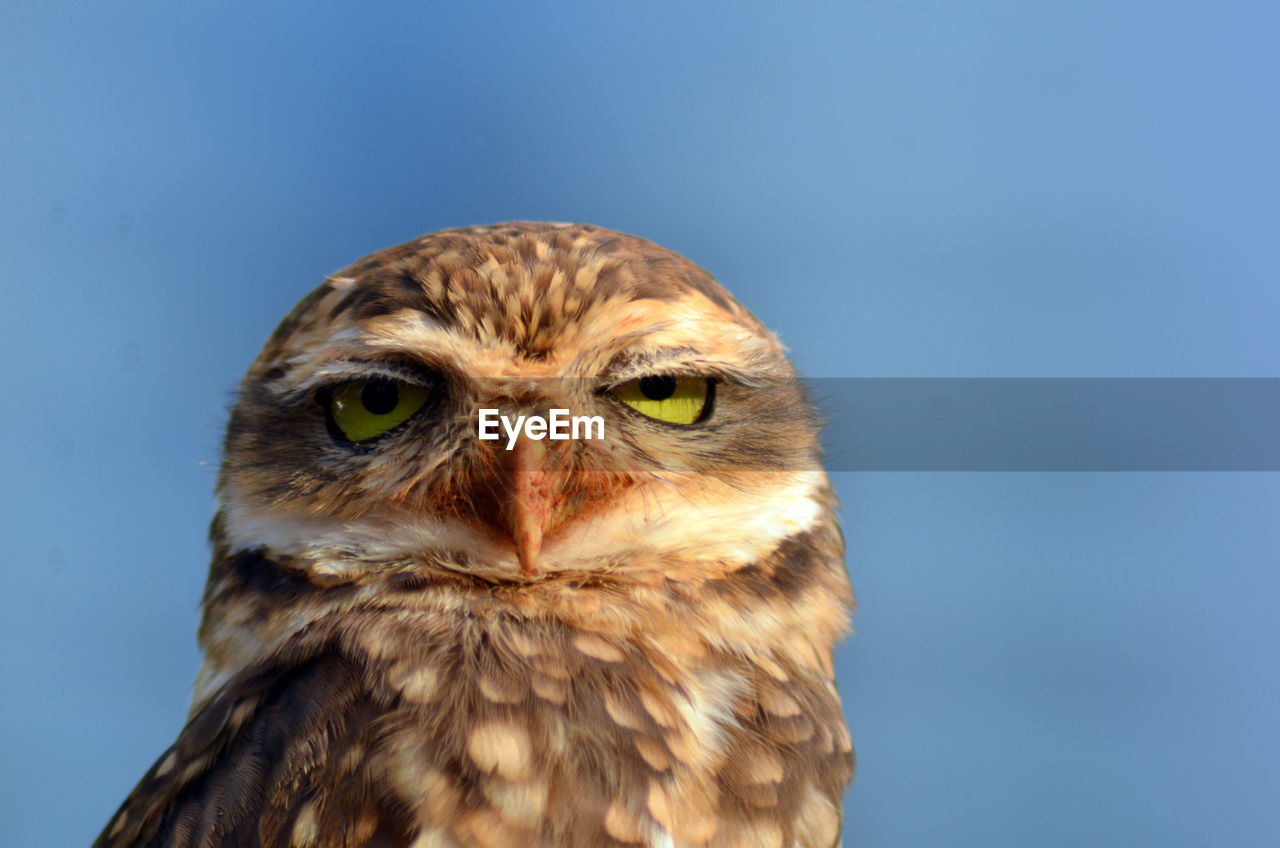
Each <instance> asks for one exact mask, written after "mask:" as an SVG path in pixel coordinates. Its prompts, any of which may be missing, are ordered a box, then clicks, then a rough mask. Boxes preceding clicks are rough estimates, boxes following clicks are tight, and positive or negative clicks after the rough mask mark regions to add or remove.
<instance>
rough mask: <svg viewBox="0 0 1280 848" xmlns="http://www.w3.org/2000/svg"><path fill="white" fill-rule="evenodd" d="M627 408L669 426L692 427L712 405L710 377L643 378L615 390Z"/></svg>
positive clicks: (616, 395) (614, 393)
mask: <svg viewBox="0 0 1280 848" xmlns="http://www.w3.org/2000/svg"><path fill="white" fill-rule="evenodd" d="M613 396H614V397H616V398H617V399H618V400H620V401H622V402H623V403H625V404H626V405H627V406H629V407H631V408H632V409H634V410H635V411H636V412H639V413H640V414H641V415H647V416H648V417H650V418H656V419H657V420H658V421H665V422H667V423H668V424H693V423H694V422H695V421H697V420H698V419H700V418H702V416H703V414H704V413H705V412H706V411H707V406H708V404H709V403H710V401H711V379H710V378H708V377H641V378H640V379H638V380H629V381H627V382H625V383H623V384H622V385H621V386H618V387H617V388H615V389H614V390H613Z"/></svg>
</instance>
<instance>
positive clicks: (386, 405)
mask: <svg viewBox="0 0 1280 848" xmlns="http://www.w3.org/2000/svg"><path fill="white" fill-rule="evenodd" d="M360 402H361V403H363V404H364V408H365V409H367V410H369V411H370V412H372V413H373V414H374V415H386V414H387V413H388V412H390V411H391V410H393V409H395V408H396V404H398V403H399V402H400V390H399V389H397V388H396V384H395V383H393V382H392V381H390V380H370V381H369V382H368V383H367V384H365V387H364V388H363V389H362V390H361V391H360Z"/></svg>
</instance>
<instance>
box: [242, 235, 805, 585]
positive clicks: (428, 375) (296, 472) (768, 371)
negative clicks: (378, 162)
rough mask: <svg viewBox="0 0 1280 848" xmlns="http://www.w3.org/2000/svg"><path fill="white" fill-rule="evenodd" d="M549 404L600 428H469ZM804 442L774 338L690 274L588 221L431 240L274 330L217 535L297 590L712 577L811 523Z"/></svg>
mask: <svg viewBox="0 0 1280 848" xmlns="http://www.w3.org/2000/svg"><path fill="white" fill-rule="evenodd" d="M556 409H559V410H566V411H567V412H568V413H569V414H571V415H572V416H581V417H590V418H594V419H597V420H598V421H599V422H601V424H602V426H601V427H600V428H599V429H600V430H602V431H603V432H602V433H599V432H598V433H597V436H598V437H594V438H578V439H573V438H568V439H559V440H556V439H549V438H547V439H541V440H539V439H532V438H528V437H525V436H522V437H520V438H518V439H514V440H512V439H509V438H507V434H506V433H503V434H502V437H501V438H499V439H490V440H486V439H481V438H479V433H480V425H481V421H480V411H481V410H489V411H490V414H493V413H494V412H495V411H496V412H497V413H498V414H501V415H502V416H505V417H506V418H507V419H508V420H517V419H518V417H519V416H526V417H537V416H541V417H546V416H547V415H548V413H549V412H550V411H551V410H556ZM816 452H817V441H816V438H815V435H814V426H813V422H812V419H811V416H810V413H809V407H808V405H807V404H806V402H805V399H804V397H803V396H802V393H801V391H800V389H799V386H798V384H797V382H796V380H795V375H794V373H793V371H792V369H791V366H790V365H789V363H788V362H787V360H786V359H785V356H784V354H783V350H782V348H781V346H780V345H779V343H778V342H777V340H776V339H775V338H774V337H773V336H772V335H771V334H770V333H769V332H768V331H767V330H765V329H764V328H763V327H762V326H761V325H760V323H759V322H758V321H757V320H756V319H755V318H754V317H753V316H752V315H751V314H750V313H748V312H747V311H746V310H745V309H744V308H743V307H742V306H740V305H739V304H738V303H737V302H736V301H734V300H733V299H732V298H731V297H730V296H729V294H728V293H727V292H726V291H725V290H724V289H723V288H721V287H720V285H719V284H718V283H716V282H715V281H714V279H712V278H711V277H710V276H709V275H708V274H707V273H706V272H705V271H703V270H702V269H700V268H698V267H697V266H696V265H694V264H692V263H690V262H688V261H687V260H685V259H683V258H682V257H680V256H678V255H676V254H674V253H671V252H669V251H666V250H663V249H662V248H659V247H657V246H655V245H653V244H651V243H649V242H646V241H644V240H642V239H639V238H635V237H632V236H625V235H622V234H619V233H614V232H611V231H608V230H602V229H598V228H594V227H590V226H582V225H545V224H510V225H500V226H497V227H488V228H477V229H468V230H457V231H449V232H443V233H437V234H434V235H431V236H427V237H425V238H423V239H420V240H418V241H415V242H411V243H409V244H406V245H403V246H400V247H396V248H392V249H389V250H385V251H382V252H380V253H377V254H374V255H372V256H370V257H367V258H365V259H363V260H361V261H359V262H357V263H355V264H354V265H353V266H351V267H350V268H348V269H346V270H344V271H342V272H340V273H339V274H337V275H335V276H333V277H331V278H329V280H328V281H327V282H326V283H325V284H324V285H322V286H321V287H320V288H318V289H316V290H315V291H314V292H312V293H311V294H310V295H309V296H308V297H307V298H305V299H304V300H303V301H302V302H301V303H300V304H299V305H298V306H297V307H296V308H295V309H294V310H293V312H292V313H291V314H290V315H289V316H288V317H287V318H286V319H285V320H284V322H283V323H282V324H281V325H280V327H279V328H278V329H277V330H276V332H275V334H274V335H273V336H272V338H271V339H270V341H269V342H268V344H267V345H266V347H265V348H264V350H263V352H262V354H261V356H260V357H259V358H258V360H257V362H256V363H255V364H254V365H253V367H252V368H251V370H250V372H249V375H248V377H247V378H246V380H245V383H244V387H243V391H242V394H241V397H240V400H239V403H238V404H237V406H236V408H235V410H234V412H233V415H232V420H231V424H230V427H229V431H228V436H227V442H226V459H225V462H224V466H223V471H222V475H221V478H220V486H219V489H220V495H221V498H222V500H223V503H224V510H223V515H222V519H221V521H222V528H221V529H222V531H223V532H224V533H225V535H226V538H227V540H228V542H229V543H230V545H231V547H233V548H243V549H250V548H265V549H267V550H269V551H271V552H272V554H273V555H276V556H281V557H286V558H289V559H290V561H291V562H292V563H293V565H294V567H296V568H300V569H302V570H304V571H306V572H307V573H308V574H309V576H310V577H311V578H313V579H314V580H317V581H325V580H328V581H340V580H345V579H351V578H353V576H355V575H357V574H358V573H363V572H367V571H378V570H387V569H391V570H395V569H401V570H405V569H416V570H423V569H425V570H435V571H447V572H450V573H452V574H458V575H466V576H470V577H473V578H475V579H478V580H485V581H498V582H517V583H519V582H537V581H547V580H556V579H561V578H564V577H565V576H568V575H577V576H580V575H582V574H583V573H600V574H612V575H626V574H637V575H638V574H642V573H645V572H652V571H655V570H665V569H669V568H671V567H672V564H673V563H681V564H683V565H685V566H687V567H690V568H697V567H705V568H711V569H719V570H724V569H732V568H735V567H740V566H743V565H745V564H748V563H750V562H752V561H753V560H754V559H755V558H757V557H758V556H759V555H760V553H761V552H762V551H764V550H767V549H768V548H769V547H770V546H771V545H776V543H777V540H779V539H783V538H787V537H788V536H791V535H793V534H794V533H796V532H799V531H801V530H803V529H805V528H806V527H808V526H810V525H811V524H812V523H813V522H814V520H815V517H816V516H817V514H818V512H819V511H820V509H821V508H822V499H821V498H820V497H818V496H817V494H818V493H819V492H820V491H822V490H824V488H825V480H824V478H823V477H822V474H821V471H820V470H818V465H817V461H816ZM709 527H722V528H733V532H732V533H713V532H708V530H707V528H709Z"/></svg>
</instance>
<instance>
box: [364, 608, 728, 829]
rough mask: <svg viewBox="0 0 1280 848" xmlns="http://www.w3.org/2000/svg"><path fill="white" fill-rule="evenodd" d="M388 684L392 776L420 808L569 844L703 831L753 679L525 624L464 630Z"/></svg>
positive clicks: (430, 816)
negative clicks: (540, 632)
mask: <svg viewBox="0 0 1280 848" xmlns="http://www.w3.org/2000/svg"><path fill="white" fill-rule="evenodd" d="M387 681H388V683H389V685H390V686H391V687H392V688H393V689H394V691H395V692H396V693H397V694H398V696H399V699H398V706H397V707H396V708H395V709H396V712H397V715H395V716H393V717H392V719H391V721H389V722H388V726H393V727H395V728H397V730H396V735H395V737H393V738H392V739H391V740H390V741H391V745H390V751H391V752H392V757H391V760H390V766H391V769H392V782H393V784H395V785H397V786H399V787H400V788H401V793H400V794H401V795H402V798H403V799H404V800H405V801H406V802H408V803H410V804H412V805H414V806H416V807H417V808H418V810H419V813H420V818H421V819H422V820H424V821H428V822H432V823H434V825H433V826H441V827H448V828H450V829H453V828H456V827H460V826H463V825H462V823H461V819H460V817H461V818H465V819H466V821H467V822H469V824H467V825H466V827H472V828H478V829H479V830H480V831H490V830H491V831H492V832H493V833H495V834H501V837H498V836H495V837H494V840H493V843H494V844H526V843H525V842H522V841H521V837H520V834H524V835H525V836H526V837H529V838H534V837H536V838H537V839H538V840H542V843H539V842H537V841H536V840H535V842H534V843H528V844H543V843H545V844H573V845H588V844H590V845H597V844H599V845H604V844H613V843H615V842H618V843H622V844H633V845H679V844H699V841H700V839H701V838H702V837H705V836H706V835H707V834H709V832H710V829H711V828H712V827H713V824H712V822H713V820H714V811H715V806H716V803H717V802H718V795H719V790H718V789H717V786H718V783H719V777H720V770H721V769H722V767H723V766H724V764H725V762H726V760H727V757H728V753H729V749H730V747H731V745H732V741H733V740H734V739H735V738H736V737H737V736H738V735H739V734H740V731H741V727H740V726H739V723H738V721H737V718H736V716H735V713H734V708H733V707H734V702H735V699H738V698H739V696H740V695H741V692H742V689H743V687H744V685H745V684H744V683H743V681H742V679H741V678H740V677H739V676H738V675H736V674H734V673H731V672H726V671H712V670H709V669H705V668H704V669H697V668H680V667H678V666H677V665H675V664H673V663H672V662H671V660H670V658H665V657H650V656H648V655H647V654H646V652H645V651H644V650H643V649H642V648H641V647H638V646H635V645H631V644H627V643H625V642H620V641H614V640H609V639H606V638H603V637H600V636H595V635H590V634H566V635H564V636H563V637H560V636H557V637H555V638H551V637H546V638H535V637H530V636H528V635H527V634H519V633H514V634H510V633H509V634H503V635H501V636H498V637H493V636H492V635H490V636H489V637H487V638H484V639H479V640H467V639H463V640H460V641H459V642H458V643H455V644H454V645H451V646H448V647H443V648H441V649H439V650H437V651H436V652H434V653H433V654H431V655H427V656H424V657H422V658H420V659H419V660H417V661H413V662H402V663H398V664H396V665H393V666H392V667H391V669H390V670H389V671H388V674H387ZM508 838H509V840H510V841H509V842H504V841H503V840H504V839H508ZM481 842H482V844H483V840H481Z"/></svg>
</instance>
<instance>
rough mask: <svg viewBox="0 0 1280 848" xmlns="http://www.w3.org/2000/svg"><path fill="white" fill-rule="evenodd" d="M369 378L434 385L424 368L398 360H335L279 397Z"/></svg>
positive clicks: (301, 395) (290, 397)
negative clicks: (423, 370)
mask: <svg viewBox="0 0 1280 848" xmlns="http://www.w3.org/2000/svg"><path fill="white" fill-rule="evenodd" d="M369 377H388V378H391V379H393V380H404V381H405V382H409V383H415V384H417V385H421V386H429V385H430V384H431V381H430V379H428V378H427V377H426V376H425V375H424V374H423V373H422V370H421V369H419V368H414V367H412V366H409V365H404V364H401V363H399V362H390V361H387V360H376V359H373V360H370V359H335V360H332V361H330V362H326V363H325V364H324V365H322V366H320V367H319V368H317V369H316V370H315V371H314V372H312V373H311V374H309V375H308V376H307V378H306V379H305V380H303V381H302V382H301V383H299V384H297V385H296V386H290V387H288V388H287V389H284V390H283V391H281V392H280V393H279V396H280V398H281V399H282V400H285V401H289V400H299V399H302V398H305V397H307V396H308V395H310V394H311V393H312V392H314V391H315V390H316V389H320V388H323V387H325V386H332V385H334V384H335V383H343V382H348V381H350V380H359V379H367V378H369Z"/></svg>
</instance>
